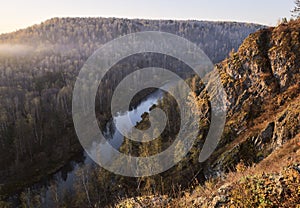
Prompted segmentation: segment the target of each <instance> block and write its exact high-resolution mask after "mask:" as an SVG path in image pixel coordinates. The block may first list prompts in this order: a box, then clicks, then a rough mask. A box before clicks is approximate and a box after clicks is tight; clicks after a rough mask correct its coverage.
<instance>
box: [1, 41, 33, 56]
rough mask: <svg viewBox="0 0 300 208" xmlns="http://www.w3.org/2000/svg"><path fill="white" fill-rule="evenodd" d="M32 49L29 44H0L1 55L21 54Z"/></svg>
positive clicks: (25, 53)
mask: <svg viewBox="0 0 300 208" xmlns="http://www.w3.org/2000/svg"><path fill="white" fill-rule="evenodd" d="M33 51H34V48H33V47H32V46H29V45H22V44H0V55H1V56H22V55H27V54H28V53H31V52H33Z"/></svg>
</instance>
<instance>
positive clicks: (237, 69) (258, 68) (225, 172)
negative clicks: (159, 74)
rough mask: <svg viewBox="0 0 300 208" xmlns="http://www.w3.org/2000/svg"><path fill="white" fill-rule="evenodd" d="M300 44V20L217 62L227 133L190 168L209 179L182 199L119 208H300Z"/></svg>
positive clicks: (133, 201) (138, 201)
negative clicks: (225, 98)
mask: <svg viewBox="0 0 300 208" xmlns="http://www.w3.org/2000/svg"><path fill="white" fill-rule="evenodd" d="M299 47H300V20H295V21H290V22H289V23H287V24H281V25H279V26H278V27H276V28H268V29H263V30H261V31H258V32H256V33H254V34H251V35H250V36H249V37H248V38H247V39H246V40H245V41H244V42H243V44H242V45H241V46H240V48H239V50H238V51H237V52H236V53H232V54H231V56H230V57H229V58H228V59H226V60H224V61H223V62H221V63H220V64H218V65H217V68H218V71H219V73H220V75H221V79H222V83H223V85H224V88H225V90H226V92H227V95H228V103H227V104H228V107H229V110H228V115H227V122H226V127H225V130H224V135H223V137H222V139H221V141H220V143H219V146H218V148H217V150H216V151H215V152H214V153H213V155H212V156H211V157H210V158H209V160H208V161H206V162H204V163H202V164H201V165H199V166H196V165H195V164H194V163H192V162H189V163H188V164H190V165H194V166H195V167H197V168H199V172H196V173H197V174H196V175H195V178H196V179H203V177H204V178H205V179H206V182H205V183H204V184H202V183H201V181H199V182H200V185H199V183H198V182H197V180H196V182H195V181H191V185H190V190H187V191H182V192H180V191H179V193H178V195H175V197H174V195H169V194H166V195H159V196H157V195H155V194H154V195H150V196H147V197H143V196H142V197H136V198H130V199H126V200H123V201H121V202H120V203H119V204H118V205H117V207H130V206H132V207H144V206H151V207H168V206H169V207H297V206H299V204H300V201H299V199H300V191H299V187H300V169H299V162H300V95H299V92H300V85H299V82H300V53H299V51H300V50H299V49H300V48H299ZM199 85H200V86H201V84H199ZM200 91H201V90H200ZM196 94H197V95H198V98H197V99H196V100H198V102H199V106H203V105H204V106H205V105H207V103H206V102H204V101H203V98H204V97H205V92H204V91H202V92H201V93H199V90H198V92H197V93H196ZM200 143H201V142H200ZM196 158H197V157H196ZM200 176H203V177H200Z"/></svg>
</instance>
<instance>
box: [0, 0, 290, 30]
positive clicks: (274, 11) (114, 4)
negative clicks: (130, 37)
mask: <svg viewBox="0 0 300 208" xmlns="http://www.w3.org/2000/svg"><path fill="white" fill-rule="evenodd" d="M5 4H6V5H4V6H3V7H2V8H5V11H1V13H0V15H1V18H0V34H4V33H11V32H15V31H18V30H20V29H25V28H27V27H30V26H33V25H36V24H40V23H42V22H45V21H46V20H49V19H51V18H67V17H70V18H75V17H78V18H88V17H92V18H96V17H102V18H124V19H149V20H175V21H176V20H178V21H179V20H183V21H186V20H196V21H214V22H242V23H253V24H260V25H265V26H275V25H276V23H277V22H278V20H280V19H282V18H284V17H286V18H287V19H289V18H290V17H291V13H290V10H291V9H292V8H293V6H294V2H293V0H288V1H285V2H282V1H280V2H278V1H276V2H274V1H271V0H265V1H259V0H252V1H250V0H247V1H244V2H243V4H241V3H240V2H239V1H237V0H230V1H226V2H222V1H221V0H219V1H218V0H215V1H210V2H208V1H207V0H202V1H197V0H189V1H185V2H183V1H179V0H174V1H173V2H171V3H168V2H159V0H153V1H152V2H149V1H145V0H144V1H143V2H141V1H139V0H130V1H127V2H124V1H120V0H113V1H110V2H107V1H104V0H98V1H96V0H88V1H86V2H85V3H83V2H81V1H78V0H77V1H71V0H66V1H64V2H60V1H58V0H54V1H52V2H42V3H41V1H37V0H29V2H28V1H27V2H23V1H20V0H15V1H10V2H6V3H5ZM16 4H17V5H19V7H15V5H16ZM32 5H35V7H32ZM70 5H72V6H70ZM257 5H259V6H257ZM153 11H155V12H153Z"/></svg>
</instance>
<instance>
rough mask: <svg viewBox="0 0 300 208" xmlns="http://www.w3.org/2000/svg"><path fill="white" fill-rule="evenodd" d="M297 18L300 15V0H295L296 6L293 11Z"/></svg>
mask: <svg viewBox="0 0 300 208" xmlns="http://www.w3.org/2000/svg"><path fill="white" fill-rule="evenodd" d="M291 12H292V14H293V15H292V16H293V17H295V18H299V17H300V0H295V8H294V9H293V10H292V11H291Z"/></svg>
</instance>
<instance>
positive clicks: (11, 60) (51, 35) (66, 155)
mask: <svg viewBox="0 0 300 208" xmlns="http://www.w3.org/2000/svg"><path fill="white" fill-rule="evenodd" d="M260 28H262V26H260V25H254V24H245V23H229V22H199V21H172V20H161V21H158V20H129V19H116V18H54V19H51V20H48V21H45V22H43V23H41V24H39V25H34V26H32V27H29V28H26V29H22V30H19V31H16V32H14V33H9V34H3V35H0V112H1V113H0V173H1V174H0V175H1V177H0V184H4V186H5V189H4V188H3V190H4V191H2V193H3V194H10V193H14V191H15V189H18V188H19V187H24V186H26V185H28V184H30V183H32V182H33V181H37V180H39V179H40V178H41V177H42V176H45V175H47V174H49V173H52V172H55V171H56V170H57V169H58V168H60V167H61V166H63V165H64V164H65V163H66V162H67V161H68V160H69V159H70V158H71V157H73V156H74V155H76V154H78V152H81V151H82V149H81V146H80V145H79V143H78V141H77V138H76V135H75V132H74V128H73V123H72V117H71V99H72V89H73V85H74V82H75V79H76V76H77V74H78V72H79V70H80V68H81V67H82V66H83V64H84V63H85V61H86V60H87V58H88V57H89V56H90V55H91V54H92V53H93V52H94V51H95V50H96V49H97V48H99V47H100V46H101V45H103V44H105V43H106V42H108V41H110V40H112V39H114V38H116V37H119V36H122V35H125V34H128V33H133V32H139V31H148V30H155V31H164V32H170V33H173V34H177V35H179V36H182V37H185V38H187V39H188V40H190V41H192V42H194V43H196V44H197V45H199V46H200V47H201V48H202V49H203V50H204V51H205V52H206V53H207V55H208V56H209V57H210V58H211V60H212V61H213V62H214V63H217V62H219V61H221V60H223V59H224V58H225V57H227V56H228V54H229V52H230V51H232V50H233V49H237V48H238V47H239V45H240V44H241V43H242V41H243V40H244V38H246V37H247V36H248V35H249V34H250V33H252V32H255V31H257V30H258V29H260ZM153 59H155V57H154V58H153ZM152 61H155V60H152ZM144 65H145V64H144V63H143V62H141V63H136V66H137V67H143V66H144ZM120 68H122V67H119V69H120ZM126 73H127V72H126V71H125V70H123V71H120V70H119V71H118V73H112V74H110V76H111V77H109V78H110V80H115V81H118V80H120V79H121V78H122V77H123V76H124V74H126ZM108 85H109V87H110V88H113V87H114V86H115V85H116V84H115V83H111V84H110V83H109V84H108ZM105 92H106V96H107V97H109V96H111V94H112V92H113V91H112V90H109V89H108V90H106V91H105ZM107 106H108V105H107ZM100 113H101V112H100ZM102 113H105V112H102Z"/></svg>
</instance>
